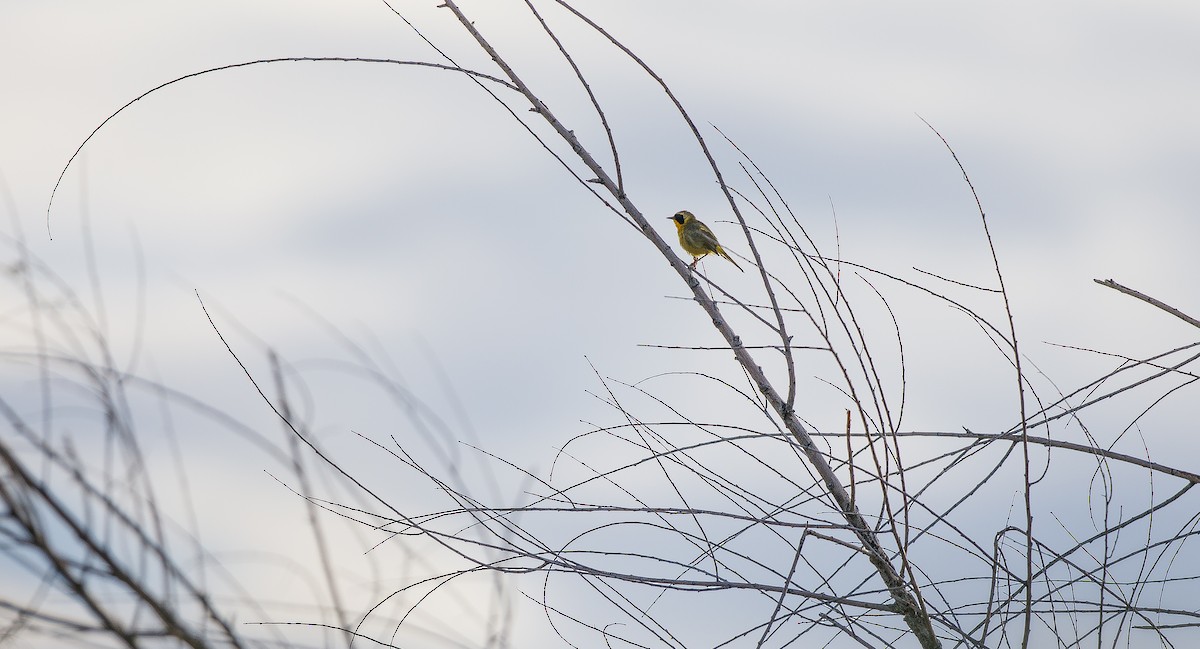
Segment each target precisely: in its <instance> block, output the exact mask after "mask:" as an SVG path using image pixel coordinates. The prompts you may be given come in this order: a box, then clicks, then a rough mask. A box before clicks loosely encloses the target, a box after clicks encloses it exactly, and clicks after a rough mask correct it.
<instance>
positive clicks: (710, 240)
mask: <svg viewBox="0 0 1200 649" xmlns="http://www.w3.org/2000/svg"><path fill="white" fill-rule="evenodd" d="M671 220H672V221H674V222H675V229H676V230H679V245H681V246H683V249H684V250H685V251H687V253H688V254H689V255H691V256H692V257H693V259H692V266H691V267H692V268H695V267H696V264H697V263H699V262H700V259H701V258H702V257H704V256H705V255H707V254H709V253H712V252H715V253H717V254H718V255H720V256H722V257H724V258H726V259H728V260H729V263H731V264H733V265H734V267H736V268H737V269H738V270H742V267H741V266H738V263H737V262H736V261H734V260H733V257H730V256H729V253H727V252H725V249H724V248H722V247H721V244H720V243H719V242H717V235H715V234H713V231H712V230H709V229H708V226H707V225H704V224H703V223H701V222H700V221H698V220H696V217H695V215H693V214H692V213H691V212H689V211H687V210H683V211H680V212H676V213H675V216H672V217H671ZM742 272H745V271H742Z"/></svg>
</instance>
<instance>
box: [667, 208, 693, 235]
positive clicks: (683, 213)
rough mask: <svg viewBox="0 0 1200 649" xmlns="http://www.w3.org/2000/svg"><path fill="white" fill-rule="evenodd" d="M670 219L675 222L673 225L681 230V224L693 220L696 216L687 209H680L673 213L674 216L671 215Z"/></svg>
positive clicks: (683, 224)
mask: <svg viewBox="0 0 1200 649" xmlns="http://www.w3.org/2000/svg"><path fill="white" fill-rule="evenodd" d="M671 220H672V221H674V222H675V227H676V228H677V229H680V230H682V229H683V226H685V225H687V224H688V223H691V222H692V221H695V220H696V217H695V216H694V215H693V214H692V213H691V212H689V211H687V210H680V211H678V212H676V213H675V216H672V217H671Z"/></svg>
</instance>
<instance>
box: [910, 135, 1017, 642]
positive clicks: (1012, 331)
mask: <svg viewBox="0 0 1200 649" xmlns="http://www.w3.org/2000/svg"><path fill="white" fill-rule="evenodd" d="M918 118H919V119H920V120H921V121H922V122H925V125H926V126H928V127H929V129H930V130H931V131H933V132H934V134H935V135H937V136H938V139H939V140H941V141H942V144H944V145H945V146H946V150H948V151H949V152H950V155H951V157H953V158H954V164H956V165H958V170H959V171H961V172H962V175H963V180H964V181H966V183H967V187H968V188H970V190H971V196H972V197H973V198H974V199H975V208H976V210H977V211H978V212H979V221H980V223H981V224H982V225H983V234H984V236H985V237H987V244H988V250H989V251H991V253H992V267H993V268H994V269H995V271H996V281H997V282H999V284H1000V299H1001V301H1002V302H1003V304H1004V314H1005V316H1006V317H1007V319H1008V335H1009V341H1008V342H1009V345H1010V346H1011V348H1012V361H1013V366H1014V367H1015V369H1016V373H1017V376H1016V378H1017V401H1018V405H1019V408H1020V416H1021V453H1022V459H1023V463H1024V467H1025V476H1024V478H1025V485H1024V486H1025V489H1024V491H1025V624H1024V629H1023V631H1022V634H1021V646H1022V647H1023V648H1027V647H1029V634H1030V631H1031V627H1032V624H1033V478H1032V475H1031V468H1030V460H1029V419H1028V415H1027V414H1026V412H1025V373H1024V371H1023V370H1022V369H1021V351H1020V348H1019V346H1018V345H1017V326H1016V323H1015V321H1014V319H1013V312H1012V303H1011V302H1010V301H1009V298H1008V290H1007V289H1006V288H1005V286H1004V273H1003V272H1001V271H1000V258H999V257H998V256H997V254H996V246H995V244H994V243H993V242H992V233H991V230H989V229H988V223H987V214H986V213H985V212H984V210H983V202H982V201H981V200H980V199H979V193H978V192H976V191H975V184H974V183H972V182H971V177H970V176H969V175H968V174H967V169H966V167H964V166H963V164H962V161H961V160H959V159H958V154H957V153H955V151H954V148H953V147H951V146H950V143H949V142H947V141H946V138H945V137H943V136H942V134H941V133H939V132H938V130H937V129H936V128H934V127H933V125H932V124H930V123H929V122H927V121H925V118H923V117H920V116H918Z"/></svg>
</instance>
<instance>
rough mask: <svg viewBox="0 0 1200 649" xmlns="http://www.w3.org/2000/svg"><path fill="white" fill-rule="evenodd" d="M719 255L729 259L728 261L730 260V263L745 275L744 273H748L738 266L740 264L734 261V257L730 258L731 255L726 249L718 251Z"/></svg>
mask: <svg viewBox="0 0 1200 649" xmlns="http://www.w3.org/2000/svg"><path fill="white" fill-rule="evenodd" d="M717 254H719V255H721V256H722V257H724V258H726V259H728V260H729V263H731V264H733V266H734V268H737V269H738V270H741V271H742V272H743V273H744V272H746V271H744V270H742V267H741V266H738V263H737V262H736V261H734V260H733V257H730V256H729V253H727V252H725V249H724V248H720V249H718V250H717Z"/></svg>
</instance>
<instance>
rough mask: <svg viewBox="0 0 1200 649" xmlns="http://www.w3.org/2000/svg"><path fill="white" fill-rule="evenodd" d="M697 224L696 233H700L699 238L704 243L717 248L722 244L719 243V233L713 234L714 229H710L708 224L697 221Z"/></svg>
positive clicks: (713, 248)
mask: <svg viewBox="0 0 1200 649" xmlns="http://www.w3.org/2000/svg"><path fill="white" fill-rule="evenodd" d="M696 225H697V228H696V233H697V234H698V235H700V236H699V238H700V239H702V240H703V241H704V243H706V244H709V248H710V249H712V250H716V249H717V246H719V245H721V244H719V243H717V235H715V234H713V231H712V230H709V229H708V226H707V225H704V224H703V223H697V224H696Z"/></svg>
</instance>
